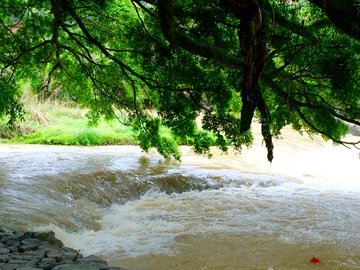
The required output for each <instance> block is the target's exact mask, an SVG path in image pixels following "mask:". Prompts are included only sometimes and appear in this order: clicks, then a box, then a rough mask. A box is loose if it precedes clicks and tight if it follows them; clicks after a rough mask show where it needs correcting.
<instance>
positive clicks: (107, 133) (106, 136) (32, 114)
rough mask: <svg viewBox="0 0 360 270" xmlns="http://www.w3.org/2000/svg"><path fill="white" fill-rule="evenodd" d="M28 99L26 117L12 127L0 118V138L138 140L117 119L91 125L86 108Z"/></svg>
mask: <svg viewBox="0 0 360 270" xmlns="http://www.w3.org/2000/svg"><path fill="white" fill-rule="evenodd" d="M28 99H29V100H26V102H24V103H25V104H26V106H25V110H26V112H27V113H26V115H25V120H24V121H23V122H21V123H18V124H17V125H16V126H15V128H14V129H13V130H8V129H6V128H5V127H4V126H5V125H4V123H5V119H3V120H1V119H0V142H2V143H24V144H59V145H87V146H92V145H109V144H136V143H137V142H136V140H135V138H134V134H133V132H132V129H131V127H128V126H126V125H124V124H121V123H120V122H119V121H117V120H112V121H104V120H103V121H100V122H99V124H98V125H97V126H94V127H90V126H88V119H87V118H86V113H87V111H88V110H87V109H82V108H79V107H76V106H74V105H73V104H66V103H63V104H61V103H58V102H45V103H39V102H36V101H34V100H32V99H31V98H28Z"/></svg>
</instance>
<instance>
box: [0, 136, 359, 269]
mask: <svg viewBox="0 0 360 270" xmlns="http://www.w3.org/2000/svg"><path fill="white" fill-rule="evenodd" d="M349 139H352V140H355V139H358V138H354V137H351V138H349ZM182 152H183V158H182V162H177V161H174V160H165V159H163V158H162V157H161V156H159V155H158V154H156V153H149V154H146V153H143V152H142V151H141V150H140V149H139V148H138V147H136V146H103V147H72V146H39V145H5V144H2V145H1V144H0V168H1V170H0V190H1V193H0V215H1V216H0V228H7V229H13V230H36V231H38V230H49V229H50V230H53V231H55V233H56V235H57V237H58V238H60V239H61V240H62V241H63V242H64V244H65V245H67V246H71V247H73V248H75V249H80V250H81V252H82V253H83V254H84V255H89V254H95V255H98V256H100V257H102V258H104V259H106V260H107V261H108V262H109V263H110V264H111V265H113V266H120V267H124V268H127V269H156V270H158V269H159V270H162V269H164V270H165V269H166V270H168V269H231V270H232V269H267V270H277V269H314V268H316V269H360V172H359V168H360V159H359V157H358V152H359V150H356V149H346V148H345V147H343V146H332V145H331V144H329V143H325V142H324V141H322V140H320V139H318V138H315V139H314V140H310V139H309V138H308V137H306V136H300V135H297V134H295V133H294V132H293V131H291V130H285V133H284V139H282V140H279V141H277V142H276V143H275V160H274V161H273V163H272V164H270V163H268V162H267V161H266V149H265V147H263V146H262V144H261V140H260V139H258V140H255V142H254V146H253V147H252V148H251V149H244V150H243V151H242V153H241V154H232V153H230V154H229V155H222V154H220V153H218V152H217V151H216V150H214V157H213V158H212V159H208V158H205V157H197V156H195V155H194V154H192V152H191V150H190V149H189V148H187V147H183V148H182ZM312 257H316V258H318V259H319V260H320V263H317V264H316V265H314V264H312V263H311V262H310V259H311V258H312Z"/></svg>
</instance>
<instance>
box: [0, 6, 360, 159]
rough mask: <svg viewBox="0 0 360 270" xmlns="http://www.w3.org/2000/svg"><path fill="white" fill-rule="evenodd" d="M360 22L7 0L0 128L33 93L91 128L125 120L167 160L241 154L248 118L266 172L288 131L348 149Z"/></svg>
mask: <svg viewBox="0 0 360 270" xmlns="http://www.w3.org/2000/svg"><path fill="white" fill-rule="evenodd" d="M325 2H326V3H325ZM359 14H360V5H359V3H358V2H357V1H356V0H346V1H338V0H332V1H325V0H324V1H321V0H310V1H305V0H297V1H287V0H237V1H236V0H207V1H204V0H192V1H190V0H146V1H139V0H127V1H121V0H114V1H106V0H92V1H82V0H48V1H35V0H2V1H1V3H0V42H1V43H0V51H1V56H0V70H1V77H0V81H1V85H0V87H1V88H0V116H1V115H3V116H4V115H5V116H7V117H8V123H9V125H11V124H13V123H14V121H16V120H17V119H19V118H21V116H22V113H23V111H22V109H21V102H20V97H21V86H22V85H23V84H24V83H31V86H32V89H33V91H34V92H35V93H36V94H37V95H38V98H39V99H41V100H47V99H50V98H59V99H71V100H74V101H76V102H78V103H79V104H82V105H83V106H86V107H89V108H91V110H90V113H89V115H88V116H89V118H90V120H91V122H92V123H96V122H97V121H98V119H99V118H100V117H101V116H103V115H104V116H106V117H107V118H113V117H116V114H115V111H121V112H123V114H124V116H123V117H125V119H126V122H127V123H128V124H129V125H132V126H133V127H134V130H135V131H136V132H137V133H136V134H137V136H138V140H139V141H140V145H141V147H142V148H143V149H144V150H148V149H150V148H152V147H155V148H157V149H158V151H159V152H160V153H161V154H162V155H164V156H165V157H170V156H174V157H175V158H179V157H180V154H179V153H178V150H177V144H178V143H183V142H186V143H188V144H191V145H192V146H193V147H194V150H195V152H196V153H199V154H210V152H209V147H210V146H211V145H216V146H218V147H220V148H221V149H222V150H224V151H227V150H228V148H229V147H232V148H233V149H235V150H241V147H242V146H244V145H246V146H249V145H251V142H252V139H253V138H252V134H251V124H252V122H253V117H254V116H257V118H258V119H259V121H260V122H261V126H262V134H263V137H264V141H265V144H266V147H267V150H268V159H269V161H271V160H272V159H273V142H272V138H273V136H279V135H280V133H281V129H282V128H283V127H284V126H286V125H291V126H292V127H293V128H294V129H296V130H298V131H299V132H302V131H306V132H308V133H310V134H314V133H319V134H322V135H323V136H324V137H325V138H327V139H331V140H333V141H334V142H337V143H342V144H350V143H347V142H344V141H342V137H343V136H344V135H345V134H346V133H347V132H348V126H347V124H346V122H347V123H352V124H355V125H360V122H359V119H360V105H359V103H360V87H359V77H360V70H359V69H360V68H359V67H360V65H359V64H360V56H359V54H358V52H359V51H360V42H359V33H360V26H359V22H360V15H359ZM123 117H122V119H124V118H123ZM199 122H200V124H199ZM163 127H167V128H169V129H170V130H171V132H172V136H171V137H169V136H168V135H166V136H165V135H164V133H163V132H162V130H163ZM166 134H168V133H166Z"/></svg>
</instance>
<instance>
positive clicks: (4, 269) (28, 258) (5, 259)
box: [0, 229, 125, 270]
mask: <svg viewBox="0 0 360 270" xmlns="http://www.w3.org/2000/svg"><path fill="white" fill-rule="evenodd" d="M15 269H16V270H39V269H42V270H125V269H123V268H119V267H111V266H108V264H107V262H106V261H104V260H101V259H100V258H98V257H96V256H93V255H91V256H88V257H83V255H82V254H80V253H79V251H77V250H74V249H72V248H69V247H65V246H64V244H63V243H62V242H61V241H60V240H59V239H57V238H56V237H55V233H54V232H52V231H48V232H25V233H22V232H14V231H7V230H1V229H0V270H15Z"/></svg>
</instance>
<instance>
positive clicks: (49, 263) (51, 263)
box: [39, 258, 57, 270]
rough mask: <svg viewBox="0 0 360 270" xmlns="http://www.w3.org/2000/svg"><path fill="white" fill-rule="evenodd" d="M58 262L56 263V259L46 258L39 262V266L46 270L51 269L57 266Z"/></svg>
mask: <svg viewBox="0 0 360 270" xmlns="http://www.w3.org/2000/svg"><path fill="white" fill-rule="evenodd" d="M56 264H57V263H56V261H55V259H52V258H44V259H42V260H41V262H40V263H39V267H41V268H42V269H44V270H50V269H52V268H54V267H55V266H56Z"/></svg>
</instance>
